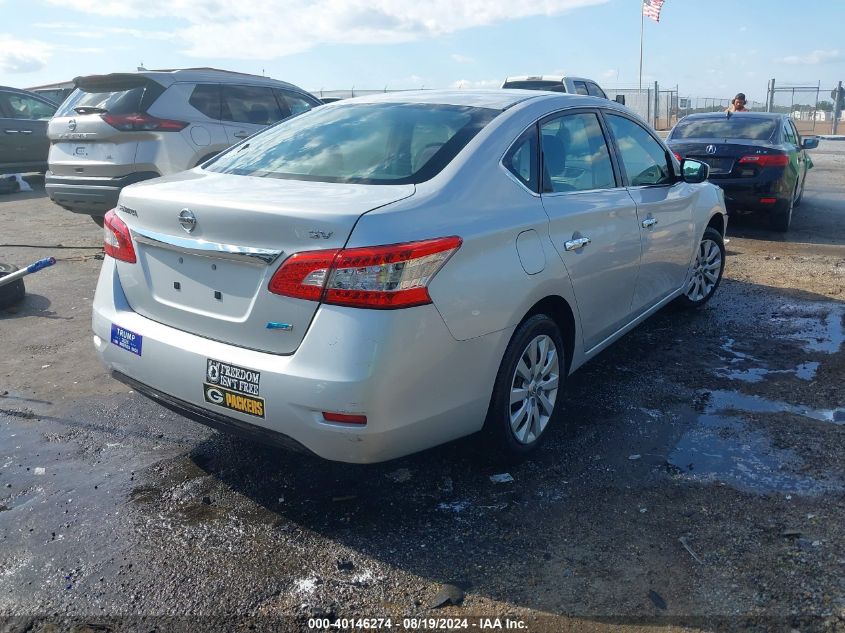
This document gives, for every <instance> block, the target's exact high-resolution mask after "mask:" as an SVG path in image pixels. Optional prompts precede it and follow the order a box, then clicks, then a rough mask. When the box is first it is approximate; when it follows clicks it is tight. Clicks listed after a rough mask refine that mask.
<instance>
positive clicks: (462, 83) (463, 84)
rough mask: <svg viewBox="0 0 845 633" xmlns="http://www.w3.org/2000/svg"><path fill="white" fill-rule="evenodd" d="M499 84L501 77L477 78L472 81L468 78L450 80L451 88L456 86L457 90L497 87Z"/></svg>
mask: <svg viewBox="0 0 845 633" xmlns="http://www.w3.org/2000/svg"><path fill="white" fill-rule="evenodd" d="M501 85H502V80H501V79H478V80H474V81H473V80H469V79H458V80H457V81H453V82H452V88H458V89H459V90H467V89H471V88H499V87H501Z"/></svg>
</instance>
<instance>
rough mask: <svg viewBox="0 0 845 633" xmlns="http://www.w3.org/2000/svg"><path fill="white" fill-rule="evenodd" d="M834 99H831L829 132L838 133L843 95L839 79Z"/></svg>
mask: <svg viewBox="0 0 845 633" xmlns="http://www.w3.org/2000/svg"><path fill="white" fill-rule="evenodd" d="M834 93H835V95H834V99H833V126H832V128H831V132H830V133H831V134H838V132H839V117H840V116H842V101H843V97H845V95H843V93H842V82H841V81H840V82H839V84H838V85H837V86H836V90H835V91H834Z"/></svg>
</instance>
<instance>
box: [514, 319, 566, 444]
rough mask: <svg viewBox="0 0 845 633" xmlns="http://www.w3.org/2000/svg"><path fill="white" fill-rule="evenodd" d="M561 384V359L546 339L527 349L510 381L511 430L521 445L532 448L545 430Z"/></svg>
mask: <svg viewBox="0 0 845 633" xmlns="http://www.w3.org/2000/svg"><path fill="white" fill-rule="evenodd" d="M559 384H560V355H559V354H558V350H557V347H556V346H555V343H554V341H553V340H552V339H551V338H550V337H549V336H547V335H545V334H541V335H539V336H536V337H534V338H533V339H532V340H531V342H529V343H528V345H527V346H526V347H525V349H524V350H523V352H522V355H521V356H520V358H519V362H518V363H517V365H516V369H515V370H514V373H513V377H512V379H511V392H510V426H511V431H512V433H513V436H514V438H515V439H516V441H517V442H519V443H520V444H531V443H532V442H534V441H535V440H536V439H537V438H538V437H540V435H541V434H542V433H543V431H544V430H545V428H546V426H547V425H548V423H549V419H550V418H551V415H552V413H553V411H554V407H555V402H556V401H557V393H558V386H559Z"/></svg>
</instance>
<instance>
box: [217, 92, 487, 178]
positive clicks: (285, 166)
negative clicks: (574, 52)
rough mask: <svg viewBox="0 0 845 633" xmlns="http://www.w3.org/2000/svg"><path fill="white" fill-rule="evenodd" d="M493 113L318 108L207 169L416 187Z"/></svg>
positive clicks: (418, 107) (407, 106) (409, 107)
mask: <svg viewBox="0 0 845 633" xmlns="http://www.w3.org/2000/svg"><path fill="white" fill-rule="evenodd" d="M498 113H499V111H498V110H492V109H488V108H473V107H462V106H449V105H430V104H419V103H380V104H371V103H368V104H359V105H358V104H356V105H352V104H337V105H331V106H324V107H320V108H316V109H314V110H311V111H309V112H305V113H303V114H300V115H299V116H296V117H293V118H290V119H287V120H285V121H283V122H281V123H279V124H278V125H275V126H273V127H271V128H269V129H268V130H266V131H264V132H261V133H260V134H258V135H256V136H254V137H252V138H250V139H249V140H248V141H246V142H245V143H243V144H241V145H237V146H235V147H234V148H232V149H231V150H229V151H228V152H226V153H225V154H222V155H220V156H219V157H218V158H217V159H215V160H213V161H212V162H211V163H209V164H208V165H207V166H206V167H205V169H208V170H209V171H215V172H220V173H225V174H238V175H242V176H260V177H269V178H287V179H292V180H316V181H322V182H349V183H362V184H376V185H379V184H396V185H398V184H408V183H418V182H423V181H425V180H428V179H429V178H432V177H434V176H435V175H436V174H437V173H439V172H440V171H441V170H442V169H443V168H444V167H445V166H446V165H448V164H449V162H450V161H451V160H452V159H453V158H454V157H455V156H456V155H457V154H458V152H460V151H461V149H463V147H464V146H465V145H466V144H467V143H469V141H470V140H471V139H472V138H473V137H474V136H475V135H476V134H478V132H479V131H480V130H481V129H482V128H483V127H484V126H485V125H487V123H489V122H490V121H491V120H492V119H493V118H494V117H495V116H496V115H497V114H498Z"/></svg>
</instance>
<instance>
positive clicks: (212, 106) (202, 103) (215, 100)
mask: <svg viewBox="0 0 845 633" xmlns="http://www.w3.org/2000/svg"><path fill="white" fill-rule="evenodd" d="M188 103H190V104H191V105H192V106H193V107H194V108H196V109H197V110H199V111H200V112H202V113H203V114H204V115H205V116H207V117H208V118H209V119H215V120H217V121H219V120H220V84H197V86H196V87H195V88H194V91H193V92H192V93H191V98H190V99H188Z"/></svg>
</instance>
